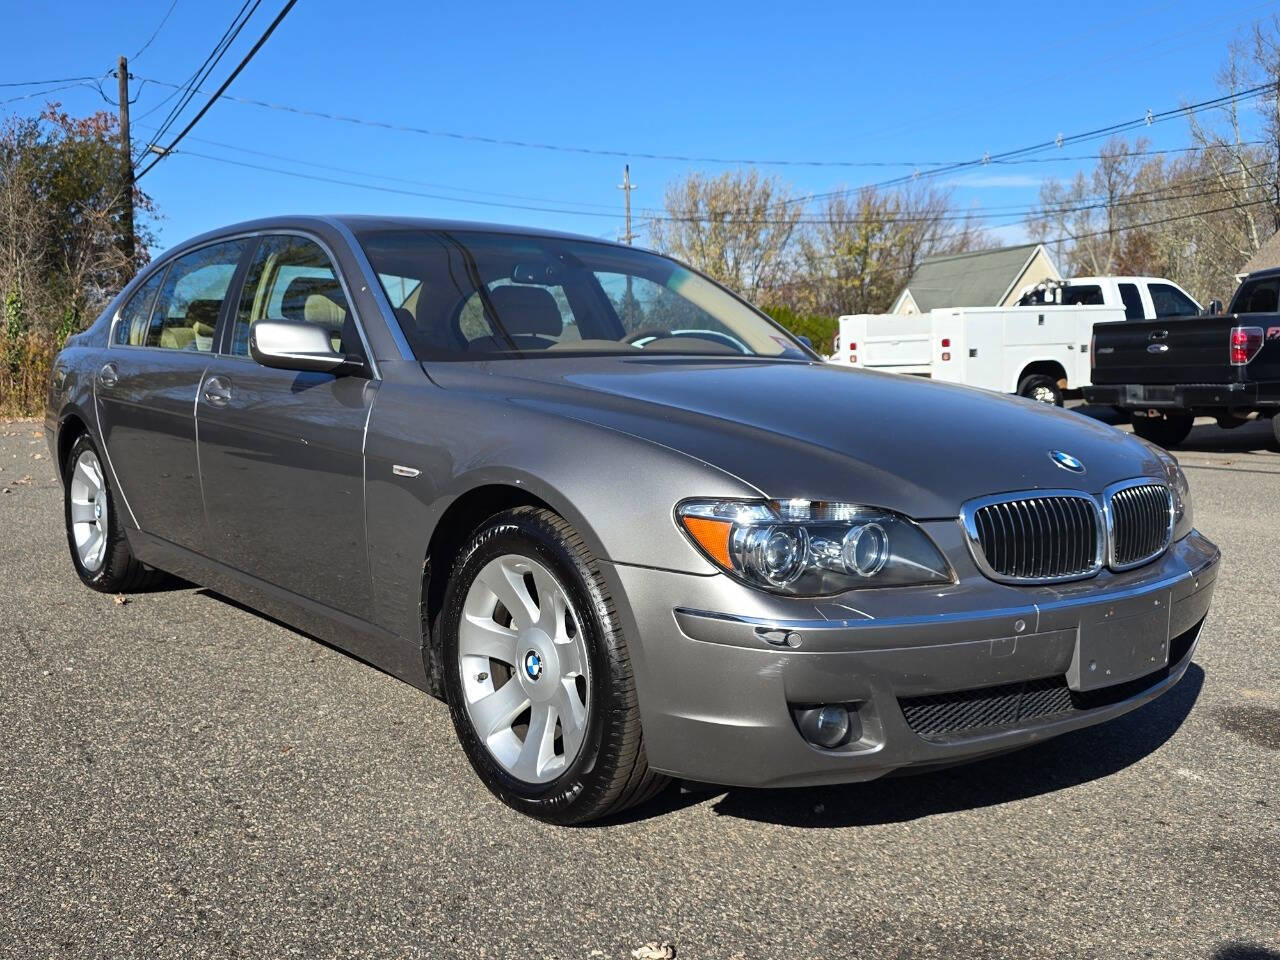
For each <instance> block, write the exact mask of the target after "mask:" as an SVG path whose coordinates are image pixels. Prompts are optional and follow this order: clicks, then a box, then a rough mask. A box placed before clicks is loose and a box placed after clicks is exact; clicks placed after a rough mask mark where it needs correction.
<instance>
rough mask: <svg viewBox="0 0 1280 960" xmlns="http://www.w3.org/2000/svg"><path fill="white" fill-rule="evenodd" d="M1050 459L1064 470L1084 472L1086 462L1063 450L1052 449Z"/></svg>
mask: <svg viewBox="0 0 1280 960" xmlns="http://www.w3.org/2000/svg"><path fill="white" fill-rule="evenodd" d="M1049 459H1050V460H1052V461H1053V462H1054V463H1055V464H1057V465H1058V466H1060V467H1061V468H1062V469H1063V470H1070V471H1071V472H1072V473H1084V464H1083V463H1081V462H1080V461H1079V460H1077V459H1076V458H1075V457H1073V456H1072V455H1071V454H1069V453H1063V452H1062V451H1061V450H1050V451H1049Z"/></svg>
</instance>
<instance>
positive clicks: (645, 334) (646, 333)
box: [622, 327, 676, 349]
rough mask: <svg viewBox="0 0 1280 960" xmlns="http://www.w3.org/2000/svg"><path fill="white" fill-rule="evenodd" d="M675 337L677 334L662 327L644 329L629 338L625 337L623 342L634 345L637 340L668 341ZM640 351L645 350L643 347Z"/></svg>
mask: <svg viewBox="0 0 1280 960" xmlns="http://www.w3.org/2000/svg"><path fill="white" fill-rule="evenodd" d="M674 336H676V334H674V333H672V332H671V331H670V330H666V329H664V328H662V327H644V328H643V329H640V330H637V331H636V332H635V333H633V334H630V335H629V336H626V337H623V338H622V342H623V343H628V344H632V345H634V344H635V342H636V341H637V340H666V339H668V338H670V337H674ZM640 349H644V348H643V347H641V348H640Z"/></svg>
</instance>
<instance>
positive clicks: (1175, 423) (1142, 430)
mask: <svg viewBox="0 0 1280 960" xmlns="http://www.w3.org/2000/svg"><path fill="white" fill-rule="evenodd" d="M1194 424H1195V418H1194V417H1192V416H1191V415H1190V414H1187V413H1170V414H1167V415H1165V416H1163V417H1134V418H1133V432H1134V433H1136V434H1137V435H1138V436H1140V437H1141V438H1142V439H1143V440H1149V441H1151V442H1152V443H1154V444H1156V445H1157V446H1161V447H1176V446H1177V445H1178V444H1180V443H1181V442H1182V441H1183V440H1185V439H1187V435H1188V434H1189V433H1191V427H1192V426H1193V425H1194Z"/></svg>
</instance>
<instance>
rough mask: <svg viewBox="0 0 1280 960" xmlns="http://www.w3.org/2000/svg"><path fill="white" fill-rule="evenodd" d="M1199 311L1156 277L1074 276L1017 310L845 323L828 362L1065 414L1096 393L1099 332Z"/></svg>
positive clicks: (862, 317)
mask: <svg viewBox="0 0 1280 960" xmlns="http://www.w3.org/2000/svg"><path fill="white" fill-rule="evenodd" d="M1200 312H1201V310H1200V305H1199V304H1198V303H1196V302H1195V300H1193V299H1192V298H1191V297H1189V296H1188V295H1187V293H1186V292H1185V291H1184V290H1183V289H1182V288H1181V287H1179V286H1178V285H1177V284H1175V283H1173V282H1172V281H1169V280H1164V279H1161V278H1159V277H1077V278H1075V279H1073V280H1066V281H1053V282H1049V283H1044V284H1039V285H1037V286H1035V287H1031V288H1028V289H1027V290H1024V291H1023V292H1022V295H1021V297H1020V298H1019V302H1018V305H1017V306H1012V307H954V308H952V307H939V308H938V309H935V310H932V311H930V312H929V313H923V314H914V315H906V316H901V315H897V314H865V313H864V314H854V315H849V316H843V317H841V318H840V332H839V334H838V335H837V336H836V341H835V353H834V355H833V356H832V357H831V361H832V362H833V363H843V364H849V365H852V366H855V367H866V368H868V369H873V370H885V371H890V372H894V373H904V374H912V375H915V376H924V377H932V378H933V379H935V380H946V381H949V382H952V383H965V384H969V385H970V386H975V387H984V388H986V389H988V390H997V391H999V392H1001V393H1016V394H1020V395H1021V396H1024V397H1030V398H1032V399H1035V400H1041V401H1043V402H1045V403H1056V404H1058V405H1059V406H1061V405H1062V401H1063V398H1064V396H1065V395H1066V393H1067V392H1068V391H1075V390H1079V389H1080V388H1081V387H1084V386H1088V385H1089V374H1090V364H1089V343H1090V340H1091V339H1092V337H1093V325H1094V324H1095V323H1111V322H1116V323H1119V322H1123V321H1125V320H1143V319H1145V320H1154V319H1157V318H1160V317H1166V316H1187V315H1188V314H1197V313H1200Z"/></svg>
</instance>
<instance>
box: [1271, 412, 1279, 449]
mask: <svg viewBox="0 0 1280 960" xmlns="http://www.w3.org/2000/svg"><path fill="white" fill-rule="evenodd" d="M1271 432H1272V433H1273V434H1274V435H1275V438H1276V444H1277V445H1280V413H1277V414H1276V415H1275V416H1273V417H1272V418H1271Z"/></svg>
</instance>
